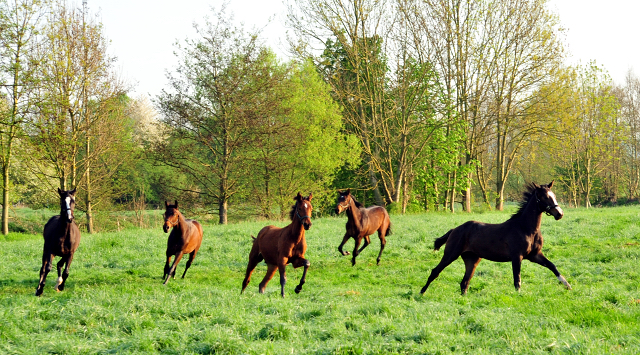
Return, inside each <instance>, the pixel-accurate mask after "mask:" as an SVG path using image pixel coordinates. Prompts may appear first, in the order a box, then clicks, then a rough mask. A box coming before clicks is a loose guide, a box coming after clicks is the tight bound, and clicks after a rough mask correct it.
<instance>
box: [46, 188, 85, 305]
mask: <svg viewBox="0 0 640 355" xmlns="http://www.w3.org/2000/svg"><path fill="white" fill-rule="evenodd" d="M58 195H60V215H59V216H53V217H51V218H50V219H49V221H48V222H47V224H45V225H44V232H43V236H44V248H43V251H42V267H41V268H40V283H38V288H36V296H40V295H42V291H43V289H44V285H45V282H46V280H47V274H49V272H50V271H51V269H52V267H53V258H54V257H55V256H61V257H62V259H60V261H59V262H58V265H57V267H58V280H57V282H56V291H62V290H64V284H65V282H66V281H67V278H68V277H69V266H71V261H73V254H74V253H75V252H76V249H78V245H79V244H80V229H78V225H76V223H75V221H74V220H73V209H74V208H75V206H76V200H75V197H76V189H73V190H70V191H62V190H60V188H58ZM65 264H66V266H65V267H64V272H62V266H63V265H65Z"/></svg>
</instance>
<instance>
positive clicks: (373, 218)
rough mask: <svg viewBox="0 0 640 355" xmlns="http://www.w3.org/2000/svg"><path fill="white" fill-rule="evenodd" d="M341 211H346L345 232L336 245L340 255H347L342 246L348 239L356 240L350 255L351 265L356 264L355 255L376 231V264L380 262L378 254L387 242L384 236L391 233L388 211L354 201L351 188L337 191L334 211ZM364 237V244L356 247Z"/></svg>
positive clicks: (364, 246) (365, 245)
mask: <svg viewBox="0 0 640 355" xmlns="http://www.w3.org/2000/svg"><path fill="white" fill-rule="evenodd" d="M342 211H347V232H346V233H345V234H344V237H343V238H342V243H340V246H338V251H339V252H340V253H341V254H342V255H349V252H348V251H342V247H343V246H344V244H345V243H346V242H347V241H348V240H349V238H353V239H354V240H355V242H356V245H355V247H354V248H353V256H352V257H351V266H353V265H355V264H356V256H358V255H359V254H360V253H361V252H362V250H364V248H366V247H367V245H369V243H371V240H370V239H369V236H370V235H371V234H373V233H375V232H376V231H378V238H380V253H379V254H378V259H377V260H376V264H378V265H379V264H380V256H381V255H382V251H383V250H384V246H385V245H386V244H387V241H386V239H385V237H386V236H388V235H391V221H390V220H389V213H387V210H386V209H385V208H384V207H381V206H372V207H369V208H364V206H362V204H361V203H360V202H358V201H356V200H355V199H354V198H353V195H351V189H348V190H347V191H345V192H341V191H339V192H338V204H337V205H336V213H337V214H340V213H342ZM363 238H364V245H363V246H362V248H360V249H358V247H359V246H360V243H361V242H362V239H363Z"/></svg>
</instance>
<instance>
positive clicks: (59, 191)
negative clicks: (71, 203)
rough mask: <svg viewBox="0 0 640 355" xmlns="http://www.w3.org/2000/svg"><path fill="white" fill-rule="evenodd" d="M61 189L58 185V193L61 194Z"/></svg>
mask: <svg viewBox="0 0 640 355" xmlns="http://www.w3.org/2000/svg"><path fill="white" fill-rule="evenodd" d="M62 193H63V191H62V190H60V188H59V187H58V195H62Z"/></svg>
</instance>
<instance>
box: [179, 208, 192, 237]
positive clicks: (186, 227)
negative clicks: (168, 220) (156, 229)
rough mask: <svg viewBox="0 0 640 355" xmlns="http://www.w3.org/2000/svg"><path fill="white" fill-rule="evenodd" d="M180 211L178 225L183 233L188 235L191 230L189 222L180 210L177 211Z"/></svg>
mask: <svg viewBox="0 0 640 355" xmlns="http://www.w3.org/2000/svg"><path fill="white" fill-rule="evenodd" d="M176 212H177V213H178V225H177V227H178V228H180V231H181V232H182V235H186V234H188V232H189V223H188V222H187V219H186V218H184V215H182V213H180V211H176Z"/></svg>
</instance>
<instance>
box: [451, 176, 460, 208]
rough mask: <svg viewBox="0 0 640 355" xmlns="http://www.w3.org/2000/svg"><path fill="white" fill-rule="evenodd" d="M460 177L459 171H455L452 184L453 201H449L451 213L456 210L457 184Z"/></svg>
mask: <svg viewBox="0 0 640 355" xmlns="http://www.w3.org/2000/svg"><path fill="white" fill-rule="evenodd" d="M457 179H458V172H457V171H454V172H453V184H452V185H451V195H450V196H449V197H450V198H451V202H450V203H449V207H450V208H451V213H454V212H455V203H456V184H457Z"/></svg>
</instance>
